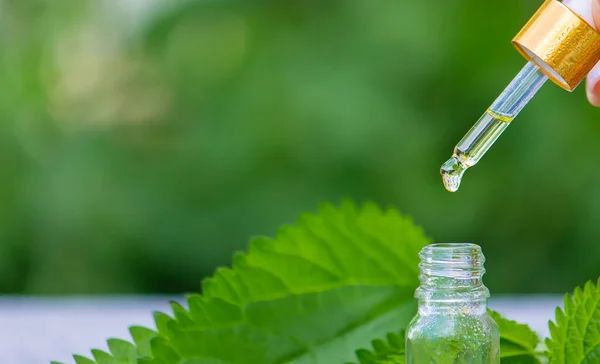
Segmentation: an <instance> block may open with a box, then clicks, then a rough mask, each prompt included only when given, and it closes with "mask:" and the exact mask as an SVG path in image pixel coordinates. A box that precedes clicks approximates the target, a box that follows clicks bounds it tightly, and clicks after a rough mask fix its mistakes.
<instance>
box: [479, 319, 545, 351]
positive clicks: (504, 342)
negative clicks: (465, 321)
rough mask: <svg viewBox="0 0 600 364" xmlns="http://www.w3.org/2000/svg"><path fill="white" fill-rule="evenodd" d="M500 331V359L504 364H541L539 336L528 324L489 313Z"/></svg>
mask: <svg viewBox="0 0 600 364" xmlns="http://www.w3.org/2000/svg"><path fill="white" fill-rule="evenodd" d="M489 313H490V315H491V316H492V318H493V319H494V321H496V323H497V324H498V328H499V329H500V359H501V361H502V363H539V362H540V361H539V359H538V354H537V352H536V348H537V346H538V345H539V343H540V338H539V336H538V334H536V333H535V331H533V330H532V329H531V328H530V327H529V326H527V325H526V324H520V323H518V322H516V321H513V320H509V319H507V318H504V317H503V316H502V315H500V314H499V313H498V312H495V311H491V310H490V311H489Z"/></svg>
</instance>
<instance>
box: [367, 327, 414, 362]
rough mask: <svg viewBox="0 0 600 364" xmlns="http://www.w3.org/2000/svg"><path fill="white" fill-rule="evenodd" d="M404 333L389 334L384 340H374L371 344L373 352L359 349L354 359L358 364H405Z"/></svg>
mask: <svg viewBox="0 0 600 364" xmlns="http://www.w3.org/2000/svg"><path fill="white" fill-rule="evenodd" d="M404 335H405V332H404V331H402V332H401V333H400V335H398V334H394V333H389V334H388V335H387V336H386V340H381V339H375V340H373V341H372V342H371V346H372V348H373V351H369V350H366V349H359V350H357V351H356V358H357V359H358V363H359V364H396V363H397V364H401V363H402V364H403V363H404V362H405V350H406V348H405V341H404Z"/></svg>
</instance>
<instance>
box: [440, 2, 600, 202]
mask: <svg viewBox="0 0 600 364" xmlns="http://www.w3.org/2000/svg"><path fill="white" fill-rule="evenodd" d="M513 44H514V46H515V47H516V48H517V50H518V51H519V53H521V54H522V55H523V56H524V57H525V58H526V59H527V60H528V61H529V62H528V63H527V64H526V65H525V67H523V69H522V70H521V71H520V72H519V73H518V74H517V76H516V77H515V78H514V79H513V80H512V82H511V83H510V84H509V85H508V86H507V87H506V89H504V91H503V92H502V93H501V94H500V96H499V97H498V98H497V99H496V100H495V101H494V103H493V104H492V105H491V106H490V107H489V108H488V109H487V110H486V111H485V113H484V114H483V115H482V116H481V117H480V118H479V120H478V121H477V122H476V123H475V125H474V126H473V127H472V128H471V130H469V132H468V133H467V134H466V135H465V136H464V137H463V138H462V139H461V140H460V142H458V144H457V145H456V147H455V148H454V153H453V155H452V158H450V159H448V160H447V161H446V162H445V163H444V164H443V165H442V167H441V170H440V172H441V174H442V180H443V182H444V186H445V187H446V189H447V190H448V191H450V192H455V191H457V190H458V188H459V186H460V182H461V179H462V177H463V174H464V173H465V171H466V170H467V169H468V168H470V167H472V166H474V165H475V164H476V163H477V162H479V160H480V159H481V158H482V157H483V156H484V154H485V153H486V152H487V151H488V150H489V149H490V147H491V146H492V145H493V144H494V142H495V141H496V140H497V139H498V137H500V135H501V134H502V133H503V132H504V130H506V128H507V127H508V126H509V125H510V123H511V121H512V120H513V119H514V118H515V117H516V116H517V115H518V114H519V112H520V111H521V110H522V109H523V108H524V107H525V105H527V103H528V102H529V101H530V100H531V98H532V97H533V96H534V95H535V94H536V92H537V91H538V90H539V89H540V88H541V87H542V86H543V85H544V83H545V82H546V80H548V79H550V80H551V81H552V82H554V83H555V84H557V85H558V86H560V87H562V88H563V89H565V90H567V91H573V90H574V89H575V88H576V87H577V85H579V83H581V81H582V80H583V79H584V78H585V76H586V75H587V74H588V73H589V72H590V71H591V69H592V68H593V67H594V65H596V63H598V62H599V61H600V33H598V31H597V30H596V28H595V26H594V20H593V16H592V0H564V1H563V2H560V1H557V0H546V1H545V2H544V4H543V5H542V6H541V7H540V9H539V10H538V11H537V12H536V13H535V14H534V15H533V16H532V18H531V19H530V20H529V21H528V22H527V24H526V25H525V26H524V27H523V29H522V30H521V31H520V32H519V33H518V34H517V36H516V37H515V38H514V39H513Z"/></svg>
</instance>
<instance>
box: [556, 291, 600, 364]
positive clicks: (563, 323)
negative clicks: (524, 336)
mask: <svg viewBox="0 0 600 364" xmlns="http://www.w3.org/2000/svg"><path fill="white" fill-rule="evenodd" d="M598 283H599V284H600V282H598ZM555 320H556V323H554V322H550V324H549V325H550V335H551V338H550V339H547V340H546V346H547V347H548V354H549V357H550V363H561V364H562V363H598V362H600V288H599V287H598V284H596V285H594V284H593V283H592V282H588V283H587V284H586V285H585V287H584V288H583V290H582V289H581V288H579V287H578V288H576V289H575V292H574V293H573V295H572V296H571V295H568V294H567V295H566V296H565V301H564V311H563V310H561V309H560V308H557V309H556V318H555Z"/></svg>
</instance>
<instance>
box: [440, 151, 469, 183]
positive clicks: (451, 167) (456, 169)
mask: <svg viewBox="0 0 600 364" xmlns="http://www.w3.org/2000/svg"><path fill="white" fill-rule="evenodd" d="M466 170H467V167H465V165H464V164H462V163H461V162H460V161H459V160H458V158H457V157H456V156H453V157H452V158H450V159H448V160H447V161H446V162H445V163H444V164H442V168H441V169H440V173H441V174H442V180H443V181H444V187H446V189H447V190H448V191H450V192H456V191H458V187H460V181H461V180H462V176H463V174H464V173H465V171H466Z"/></svg>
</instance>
